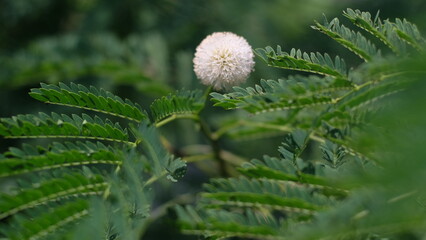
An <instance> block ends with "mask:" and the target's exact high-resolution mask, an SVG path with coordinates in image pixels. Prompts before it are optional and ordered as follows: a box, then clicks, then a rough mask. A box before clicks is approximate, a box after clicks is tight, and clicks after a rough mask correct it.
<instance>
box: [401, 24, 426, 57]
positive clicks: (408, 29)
mask: <svg viewBox="0 0 426 240" xmlns="http://www.w3.org/2000/svg"><path fill="white" fill-rule="evenodd" d="M394 26H395V31H396V33H397V34H398V36H399V37H400V38H401V39H402V40H404V41H405V42H406V43H408V44H410V45H411V46H413V47H414V48H415V49H417V50H418V51H423V50H424V48H425V44H426V40H425V39H424V38H423V37H422V35H421V34H420V32H419V30H418V29H417V26H416V25H414V24H412V23H410V22H409V21H407V19H403V20H401V19H399V18H397V19H396V20H395V25H394Z"/></svg>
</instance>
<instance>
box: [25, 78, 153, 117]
mask: <svg viewBox="0 0 426 240" xmlns="http://www.w3.org/2000/svg"><path fill="white" fill-rule="evenodd" d="M29 95H30V96H31V97H33V98H35V99H37V100H39V101H42V102H45V103H51V104H57V105H62V106H70V107H76V108H81V109H87V110H91V111H96V112H101V113H105V114H110V115H113V116H116V117H120V118H125V119H128V120H132V121H136V122H140V121H142V120H144V119H146V118H147V116H146V114H145V113H143V112H142V110H141V107H140V106H139V105H138V104H135V103H132V102H131V101H130V100H128V99H125V100H123V99H121V98H120V97H118V96H116V95H114V94H112V93H110V92H108V91H105V90H103V89H100V90H98V89H96V88H95V87H93V86H91V87H90V88H86V87H85V86H83V85H81V84H78V85H77V84H75V83H71V84H70V85H69V86H68V85H66V84H64V83H59V86H57V85H54V84H44V83H41V88H33V89H31V92H30V93H29Z"/></svg>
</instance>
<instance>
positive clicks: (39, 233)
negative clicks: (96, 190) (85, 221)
mask: <svg viewBox="0 0 426 240" xmlns="http://www.w3.org/2000/svg"><path fill="white" fill-rule="evenodd" d="M88 207H89V204H88V202H87V201H86V200H83V199H79V200H76V201H73V202H68V203H65V204H64V205H61V206H58V207H55V208H53V209H51V211H48V212H45V213H42V214H40V215H38V216H37V217H35V218H32V219H26V220H24V221H22V222H21V224H20V225H19V226H17V227H9V228H7V229H4V230H3V231H4V232H5V233H6V235H7V236H8V237H9V239H17V240H18V239H42V238H44V237H45V236H47V235H48V234H50V233H52V232H54V231H56V230H57V229H58V228H61V227H63V226H65V225H69V224H70V223H72V222H74V221H77V220H79V219H80V218H82V217H85V216H86V215H87V214H88V210H87V208H88Z"/></svg>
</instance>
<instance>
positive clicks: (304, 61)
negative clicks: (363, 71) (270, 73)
mask: <svg viewBox="0 0 426 240" xmlns="http://www.w3.org/2000/svg"><path fill="white" fill-rule="evenodd" d="M255 52H256V54H257V55H258V56H260V57H261V58H262V59H263V60H264V61H265V62H266V63H267V64H268V66H271V67H278V68H284V69H290V70H296V71H303V72H311V73H316V74H320V75H325V76H332V77H335V78H343V79H346V78H347V70H346V64H345V61H344V60H343V59H341V58H340V57H339V56H336V58H335V59H334V61H333V60H332V59H331V57H330V56H329V55H328V54H327V53H325V54H324V55H323V54H320V53H318V52H317V53H310V54H308V53H306V52H302V51H301V50H299V49H298V50H296V49H294V48H293V49H291V51H290V52H289V53H287V52H283V51H282V50H281V47H280V46H278V47H277V50H276V51H275V50H274V49H273V48H271V47H266V48H265V49H262V48H259V49H256V51H255Z"/></svg>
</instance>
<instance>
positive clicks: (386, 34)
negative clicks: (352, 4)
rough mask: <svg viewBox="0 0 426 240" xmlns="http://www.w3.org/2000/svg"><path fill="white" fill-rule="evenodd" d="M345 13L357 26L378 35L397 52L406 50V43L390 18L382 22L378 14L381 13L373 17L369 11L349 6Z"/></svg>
mask: <svg viewBox="0 0 426 240" xmlns="http://www.w3.org/2000/svg"><path fill="white" fill-rule="evenodd" d="M343 15H344V16H345V17H347V18H348V19H349V20H350V21H351V22H352V23H354V24H355V25H356V26H358V27H360V28H362V29H364V30H365V31H367V32H369V33H371V34H372V35H373V36H375V37H377V38H378V39H379V40H380V41H382V42H383V43H384V44H385V45H386V46H388V47H389V48H390V49H391V50H392V51H393V52H395V53H396V54H401V53H403V52H405V45H404V44H403V42H402V41H401V39H400V38H399V37H398V35H397V34H396V32H395V31H394V25H393V24H392V23H391V22H390V21H389V20H385V21H383V22H382V20H380V18H379V16H378V15H379V13H377V15H376V17H375V18H374V19H372V17H371V14H370V13H369V12H361V11H360V10H352V9H350V8H348V9H347V10H346V11H345V12H344V13H343Z"/></svg>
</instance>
